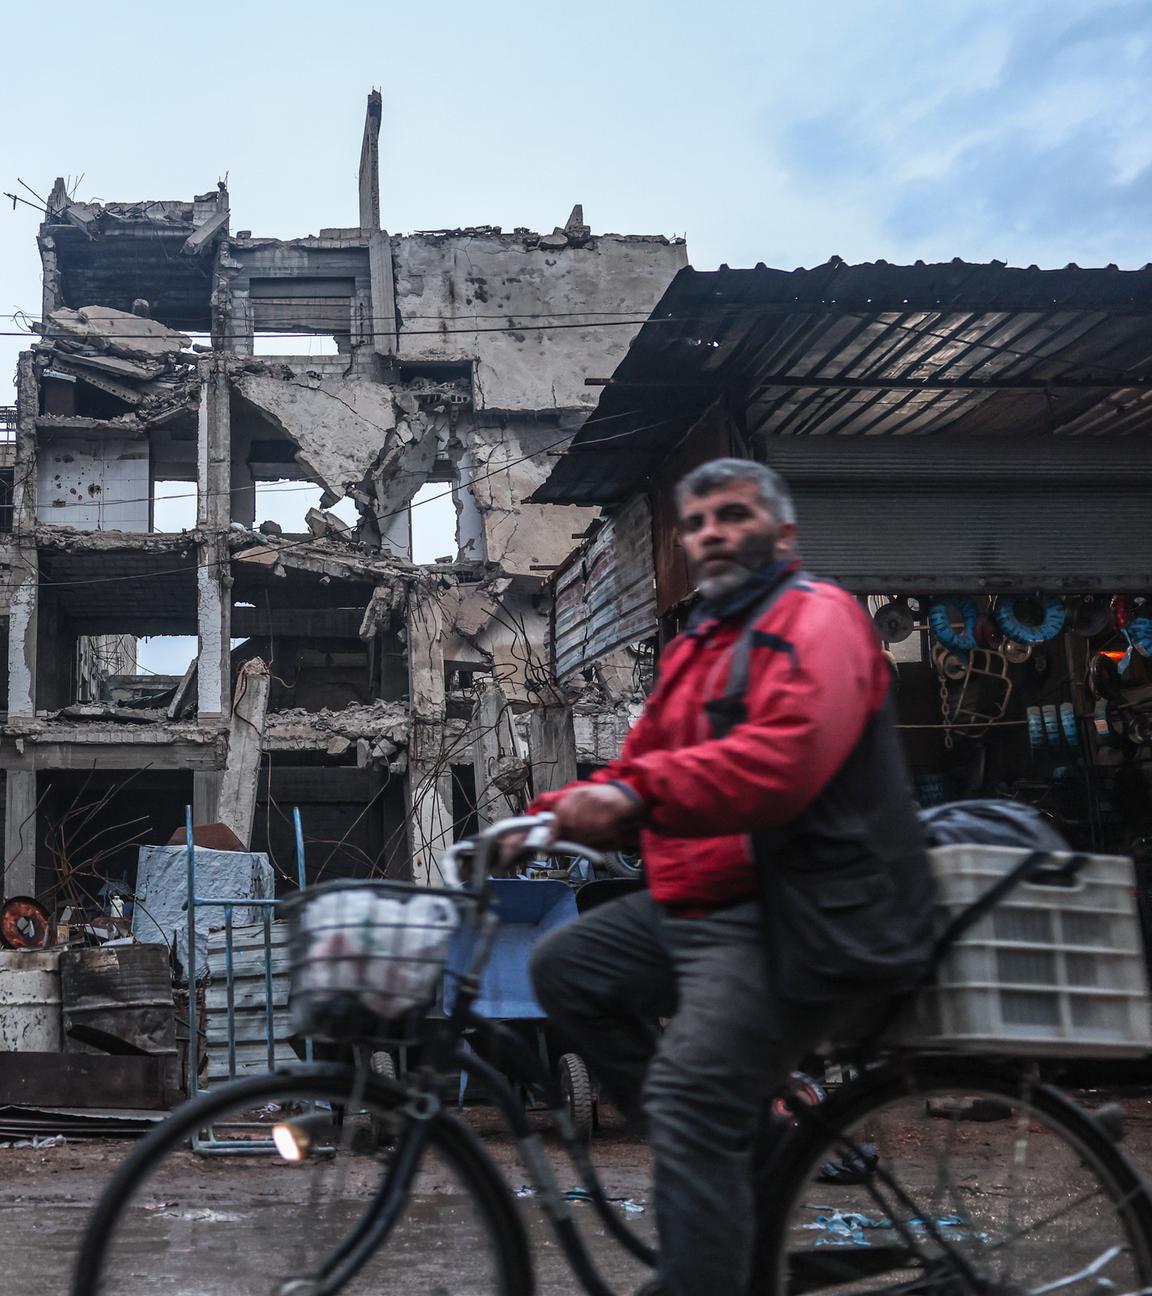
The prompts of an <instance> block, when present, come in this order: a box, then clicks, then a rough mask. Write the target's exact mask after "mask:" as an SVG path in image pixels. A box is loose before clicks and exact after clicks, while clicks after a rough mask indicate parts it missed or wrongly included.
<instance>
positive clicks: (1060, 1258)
mask: <svg viewBox="0 0 1152 1296" xmlns="http://www.w3.org/2000/svg"><path fill="white" fill-rule="evenodd" d="M796 1125H797V1127H796V1128H795V1129H793V1130H792V1131H790V1133H789V1134H788V1135H787V1136H786V1138H785V1139H784V1141H783V1142H782V1143H781V1146H780V1148H779V1152H778V1155H777V1158H776V1160H775V1163H774V1164H772V1165H770V1166H769V1167H768V1170H767V1174H766V1176H765V1181H764V1189H763V1193H762V1203H761V1211H762V1218H763V1219H764V1220H765V1221H766V1226H765V1229H764V1235H763V1239H762V1248H761V1251H760V1253H759V1255H758V1257H757V1276H756V1282H755V1285H754V1287H753V1291H754V1292H755V1293H756V1296H769V1293H771V1296H777V1294H779V1296H783V1294H784V1293H789V1294H790V1296H799V1294H800V1293H818V1292H824V1293H833V1292H835V1293H837V1294H838V1296H850V1294H851V1293H857V1294H859V1293H865V1292H867V1293H869V1296H878V1294H879V1293H884V1292H890V1293H896V1292H899V1293H901V1294H902V1296H911V1294H912V1293H915V1296H959V1294H960V1293H973V1296H975V1293H984V1294H986V1293H989V1292H999V1293H1013V1294H1014V1296H1028V1294H1031V1296H1045V1294H1046V1293H1049V1292H1055V1291H1059V1293H1060V1296H1103V1294H1104V1293H1109V1294H1110V1296H1122V1294H1123V1293H1135V1292H1140V1291H1143V1290H1144V1289H1146V1288H1147V1287H1148V1286H1149V1285H1150V1284H1152V1206H1150V1204H1149V1199H1148V1196H1147V1193H1146V1191H1145V1188H1144V1185H1143V1183H1142V1182H1141V1180H1140V1178H1139V1176H1138V1175H1137V1174H1136V1172H1135V1171H1134V1170H1133V1169H1132V1167H1131V1166H1130V1165H1129V1163H1128V1162H1127V1160H1126V1159H1125V1157H1124V1156H1123V1155H1122V1153H1121V1152H1120V1151H1119V1150H1118V1148H1117V1147H1116V1144H1115V1142H1114V1141H1113V1140H1112V1138H1111V1137H1109V1134H1108V1133H1107V1132H1106V1130H1105V1128H1104V1126H1103V1124H1102V1123H1101V1122H1099V1121H1097V1120H1095V1119H1093V1117H1092V1116H1091V1115H1090V1114H1089V1113H1087V1112H1086V1111H1084V1110H1083V1109H1082V1108H1080V1107H1077V1106H1076V1105H1075V1104H1074V1103H1072V1102H1071V1101H1070V1100H1069V1099H1068V1098H1067V1097H1065V1096H1064V1095H1063V1094H1061V1093H1060V1092H1059V1091H1058V1090H1056V1089H1054V1088H1052V1087H1051V1086H1048V1085H1043V1084H1041V1083H1039V1082H1038V1081H1037V1080H1034V1079H1033V1078H1031V1077H1030V1076H1029V1075H1027V1074H1026V1073H1023V1072H1020V1071H1018V1070H1015V1069H1012V1068H1007V1067H1005V1068H1003V1069H1001V1068H999V1067H997V1066H995V1065H993V1064H991V1063H987V1064H985V1063H980V1062H976V1061H965V1060H964V1059H962V1058H949V1059H944V1058H911V1059H908V1060H905V1061H902V1062H899V1063H893V1064H891V1065H888V1066H885V1067H882V1068H879V1069H877V1070H876V1071H874V1072H869V1073H866V1074H865V1075H864V1076H863V1077H862V1078H861V1079H859V1080H856V1081H854V1082H852V1083H850V1084H848V1085H846V1086H845V1088H844V1090H843V1091H842V1092H841V1093H840V1094H839V1095H837V1096H835V1097H833V1098H832V1099H830V1100H829V1101H828V1103H827V1104H824V1105H821V1106H819V1107H817V1108H815V1109H811V1111H810V1112H809V1113H804V1112H800V1113H798V1114H797V1117H796Z"/></svg>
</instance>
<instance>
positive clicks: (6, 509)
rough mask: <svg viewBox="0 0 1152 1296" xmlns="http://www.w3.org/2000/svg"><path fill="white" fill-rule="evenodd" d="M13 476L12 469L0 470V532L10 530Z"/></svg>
mask: <svg viewBox="0 0 1152 1296" xmlns="http://www.w3.org/2000/svg"><path fill="white" fill-rule="evenodd" d="M15 475H16V474H15V471H14V470H13V469H12V468H0V532H4V531H11V530H12V489H13V484H14V482H15Z"/></svg>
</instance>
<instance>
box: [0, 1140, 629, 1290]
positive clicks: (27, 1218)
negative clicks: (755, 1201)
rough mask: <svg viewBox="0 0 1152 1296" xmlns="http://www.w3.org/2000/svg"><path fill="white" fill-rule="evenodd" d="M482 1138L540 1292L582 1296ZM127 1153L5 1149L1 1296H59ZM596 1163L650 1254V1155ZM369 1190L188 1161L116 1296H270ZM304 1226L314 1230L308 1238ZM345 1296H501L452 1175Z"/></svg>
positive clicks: (429, 1187)
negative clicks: (91, 1216) (512, 1203)
mask: <svg viewBox="0 0 1152 1296" xmlns="http://www.w3.org/2000/svg"><path fill="white" fill-rule="evenodd" d="M480 1132H481V1133H482V1135H483V1136H484V1141H485V1145H486V1148H487V1150H488V1151H489V1152H490V1153H492V1154H493V1155H494V1156H495V1158H496V1159H497V1161H498V1162H499V1163H500V1164H501V1166H502V1167H503V1168H504V1170H505V1173H506V1176H507V1178H508V1181H509V1183H510V1186H511V1187H512V1188H513V1190H514V1191H516V1192H518V1194H519V1195H518V1196H517V1198H516V1208H517V1210H518V1212H519V1213H520V1215H521V1218H522V1219H523V1221H524V1223H525V1225H526V1227H527V1228H528V1231H529V1235H530V1239H531V1245H532V1248H533V1253H534V1262H535V1268H536V1274H537V1284H538V1285H537V1290H538V1291H539V1292H540V1293H541V1296H561V1293H571V1292H573V1291H577V1290H579V1288H578V1286H577V1284H576V1283H575V1280H574V1279H573V1277H572V1275H571V1273H570V1271H569V1269H568V1266H567V1263H566V1261H565V1259H564V1256H563V1254H562V1253H561V1251H560V1248H559V1246H558V1245H557V1243H556V1241H555V1238H554V1236H553V1234H552V1232H551V1229H550V1227H549V1225H548V1224H547V1222H546V1221H545V1220H544V1218H543V1216H542V1213H541V1211H540V1209H539V1206H538V1203H537V1201H536V1200H535V1197H534V1194H533V1193H532V1191H531V1189H530V1188H529V1187H528V1184H527V1175H526V1172H525V1171H523V1170H522V1169H521V1168H520V1167H519V1165H518V1163H517V1159H516V1151H515V1146H514V1144H513V1143H512V1142H511V1141H510V1140H509V1139H507V1138H506V1137H505V1136H502V1135H499V1134H497V1133H496V1132H495V1131H494V1130H492V1131H488V1132H485V1130H484V1129H483V1128H482V1129H481V1131H480ZM129 1147H130V1145H129V1144H127V1143H123V1142H120V1141H115V1140H105V1141H100V1142H96V1141H87V1142H78V1141H77V1142H70V1143H68V1144H66V1145H64V1146H60V1147H54V1148H49V1149H45V1150H43V1151H37V1150H33V1149H20V1150H12V1149H3V1148H0V1248H2V1254H3V1255H4V1257H5V1261H4V1268H5V1274H4V1290H5V1291H12V1292H20V1293H22V1296H49V1294H51V1296H61V1294H62V1293H65V1292H66V1291H67V1290H68V1284H69V1282H70V1278H71V1272H72V1264H73V1259H74V1256H75V1254H76V1251H77V1248H78V1244H79V1239H80V1236H81V1234H82V1232H83V1229H84V1227H85V1225H86V1222H87V1214H88V1210H89V1207H90V1204H91V1202H92V1200H93V1199H94V1198H95V1196H96V1195H97V1194H98V1192H99V1190H100V1188H101V1187H102V1186H103V1184H104V1182H105V1181H106V1180H107V1178H108V1176H109V1175H110V1174H111V1173H112V1171H113V1170H114V1168H115V1166H116V1164H117V1163H118V1161H119V1160H120V1158H121V1157H122V1156H123V1155H124V1154H125V1153H126V1152H127V1151H128V1149H129ZM551 1154H552V1158H553V1161H554V1163H555V1164H556V1165H557V1169H558V1172H559V1173H560V1182H561V1184H562V1186H564V1187H567V1186H568V1185H569V1184H571V1185H573V1186H575V1183H576V1180H575V1177H574V1175H573V1174H572V1172H571V1171H570V1170H566V1169H565V1168H564V1167H563V1165H562V1162H561V1154H560V1149H559V1148H558V1147H557V1146H555V1145H553V1147H552V1148H551ZM596 1159H597V1161H598V1163H599V1168H600V1170H601V1172H602V1174H603V1177H604V1182H605V1186H606V1189H607V1191H608V1192H609V1193H610V1195H611V1196H613V1197H615V1198H618V1199H620V1200H619V1202H618V1203H617V1204H616V1205H615V1206H614V1209H616V1210H619V1211H620V1213H621V1217H622V1218H626V1220H627V1222H628V1223H629V1225H630V1226H631V1227H633V1228H634V1229H635V1230H636V1232H637V1233H638V1234H639V1235H640V1236H642V1237H643V1238H644V1239H645V1240H646V1241H651V1238H652V1233H653V1220H652V1216H651V1212H650V1210H649V1208H648V1206H647V1202H646V1200H645V1198H646V1196H647V1191H648V1157H647V1150H646V1148H645V1147H644V1145H643V1144H642V1143H640V1142H637V1141H635V1140H633V1139H629V1138H623V1137H620V1136H616V1137H613V1136H609V1137H607V1138H606V1139H605V1140H603V1141H602V1142H601V1143H600V1144H599V1146H598V1147H597V1149H596ZM372 1182H374V1180H373V1179H371V1178H370V1177H367V1176H366V1175H363V1174H362V1175H361V1177H360V1178H359V1179H355V1178H349V1179H347V1180H346V1181H345V1182H343V1183H342V1184H341V1185H340V1187H339V1190H338V1191H337V1192H336V1193H334V1194H333V1193H332V1192H331V1187H332V1186H331V1184H330V1183H324V1184H323V1186H322V1187H320V1188H317V1186H316V1184H315V1183H314V1182H313V1179H312V1178H311V1177H310V1176H309V1174H307V1173H305V1172H303V1171H302V1168H301V1167H292V1166H286V1165H284V1164H283V1163H282V1162H280V1161H279V1160H278V1159H277V1158H265V1157H261V1158H257V1159H237V1158H212V1159H205V1158H201V1157H196V1156H194V1155H193V1154H192V1153H191V1152H183V1153H180V1154H178V1155H176V1156H174V1157H173V1158H171V1159H170V1162H169V1163H168V1165H167V1167H166V1169H165V1171H164V1173H163V1175H162V1176H161V1177H159V1178H158V1180H157V1181H153V1182H150V1183H149V1184H148V1185H147V1187H146V1188H145V1189H144V1190H142V1192H141V1195H140V1198H139V1200H138V1202H137V1203H136V1206H135V1208H134V1209H133V1210H132V1211H131V1212H130V1214H129V1215H128V1216H127V1217H126V1220H127V1222H126V1227H125V1228H124V1229H123V1230H122V1231H121V1232H120V1233H119V1235H118V1238H117V1241H116V1243H115V1247H114V1272H115V1274H116V1281H115V1284H114V1285H112V1286H110V1287H109V1288H108V1292H109V1296H113V1293H114V1296H145V1293H147V1294H148V1296H270V1293H272V1292H275V1291H276V1290H277V1282H278V1276H283V1275H297V1274H299V1273H300V1272H301V1271H302V1269H306V1268H307V1266H308V1262H309V1259H310V1248H314V1247H315V1246H325V1244H326V1243H327V1244H330V1243H331V1241H332V1240H333V1239H336V1238H338V1237H339V1236H346V1235H347V1232H348V1231H349V1229H350V1228H351V1227H352V1226H353V1225H354V1224H355V1222H356V1220H357V1219H358V1218H359V1213H360V1211H361V1210H362V1203H363V1202H364V1200H365V1199H366V1196H367V1195H369V1193H370V1189H371V1185H372ZM625 1202H627V1205H625ZM571 1210H572V1214H573V1217H574V1218H575V1219H576V1221H577V1225H578V1227H579V1228H580V1231H581V1234H582V1236H583V1237H584V1239H585V1241H586V1244H587V1246H588V1249H589V1251H590V1252H591V1254H592V1255H593V1256H594V1257H595V1262H596V1264H597V1266H598V1268H599V1269H600V1270H601V1272H602V1274H603V1276H604V1278H605V1279H606V1281H608V1283H609V1284H610V1285H611V1286H612V1287H613V1288H614V1289H615V1290H617V1291H620V1292H622V1293H630V1292H632V1291H633V1290H634V1289H635V1288H636V1287H637V1286H638V1285H639V1283H640V1282H641V1281H642V1280H643V1278H644V1277H645V1276H646V1271H645V1269H644V1268H643V1267H642V1266H641V1265H639V1264H638V1263H636V1262H635V1261H633V1260H631V1259H630V1258H629V1257H628V1256H627V1255H625V1254H624V1253H623V1252H622V1251H621V1249H620V1248H619V1247H618V1246H617V1245H616V1244H615V1243H614V1242H613V1241H612V1240H611V1239H610V1238H608V1237H607V1236H606V1233H605V1230H604V1228H603V1226H602V1225H601V1224H600V1223H599V1221H598V1220H597V1219H596V1218H595V1216H594V1213H593V1209H592V1207H591V1206H590V1205H588V1204H586V1203H580V1202H573V1203H572V1204H571ZM305 1219H307V1220H308V1221H309V1225H308V1228H307V1230H305V1229H304V1228H303V1227H302V1226H301V1221H302V1220H305ZM305 1232H306V1233H307V1235H308V1236H307V1238H305V1236H304V1234H305ZM328 1249H330V1245H329V1246H328ZM345 1290H346V1291H347V1292H348V1293H349V1296H369V1294H371V1296H401V1293H403V1296H448V1293H452V1294H453V1296H459V1294H462V1293H468V1296H485V1293H489V1292H495V1291H496V1290H498V1288H497V1284H496V1278H495V1267H494V1265H493V1263H492V1260H491V1247H490V1244H489V1242H488V1238H487V1234H486V1231H485V1229H484V1228H483V1227H482V1225H481V1222H480V1219H479V1217H478V1215H477V1212H476V1211H475V1209H474V1208H473V1207H472V1205H471V1203H470V1201H469V1199H468V1198H467V1197H466V1196H465V1195H464V1194H463V1193H462V1192H461V1191H460V1190H459V1186H458V1184H457V1182H456V1181H455V1178H454V1176H453V1174H452V1172H451V1171H450V1170H449V1169H448V1168H447V1167H445V1166H443V1165H441V1164H440V1163H438V1162H436V1161H434V1160H433V1161H431V1162H430V1163H428V1164H426V1165H425V1167H424V1169H422V1171H421V1173H420V1176H419V1179H418V1181H417V1193H416V1195H415V1197H414V1199H413V1201H412V1202H411V1204H410V1207H409V1209H408V1211H407V1212H406V1214H405V1216H404V1218H403V1219H402V1220H401V1222H400V1223H399V1225H398V1226H397V1228H396V1230H395V1231H394V1233H393V1235H392V1236H391V1237H390V1239H389V1243H388V1245H387V1247H386V1248H384V1249H383V1250H382V1251H381V1252H379V1253H378V1256H377V1257H376V1259H375V1260H374V1261H373V1262H371V1263H370V1264H369V1266H368V1267H367V1268H366V1269H365V1271H364V1272H363V1273H362V1274H361V1275H360V1276H359V1277H358V1278H357V1279H356V1280H354V1282H353V1283H351V1284H350V1285H349V1286H348V1287H347V1288H346V1289H345Z"/></svg>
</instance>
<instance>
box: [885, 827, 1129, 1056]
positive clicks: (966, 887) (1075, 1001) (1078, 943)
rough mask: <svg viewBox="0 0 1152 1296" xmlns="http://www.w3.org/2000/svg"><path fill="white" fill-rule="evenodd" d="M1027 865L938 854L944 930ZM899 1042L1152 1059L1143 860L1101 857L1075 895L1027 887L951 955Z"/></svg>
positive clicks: (970, 850) (962, 852) (1018, 856)
mask: <svg viewBox="0 0 1152 1296" xmlns="http://www.w3.org/2000/svg"><path fill="white" fill-rule="evenodd" d="M1027 854H1028V852H1027V851H1023V850H1014V849H1009V848H1006V847H993V846H944V847H940V848H938V849H937V850H934V851H932V852H931V856H932V867H933V872H934V874H935V877H936V886H937V905H938V917H939V920H940V929H941V930H943V928H944V926H945V925H946V924H947V923H949V922H951V921H952V919H953V918H955V917H956V916H957V914H959V913H961V912H962V911H963V910H964V909H966V908H967V907H968V906H969V905H970V904H972V903H973V902H974V901H975V900H978V899H979V898H980V897H981V896H982V895H984V894H985V893H986V892H987V891H988V890H990V889H991V887H993V886H994V885H995V884H996V883H997V882H998V881H999V880H1000V879H1001V878H1003V877H1004V876H1005V875H1006V874H1007V873H1010V872H1011V871H1012V870H1013V869H1014V868H1015V867H1016V866H1017V864H1019V863H1020V862H1021V860H1023V859H1024V858H1025V857H1026V855H1027ZM1066 858H1067V856H1054V857H1053V862H1054V863H1055V862H1058V861H1059V860H1061V859H1066ZM900 1036H901V1040H902V1042H905V1043H915V1044H917V1045H927V1046H932V1047H937V1046H939V1047H946V1048H951V1049H959V1050H962V1051H966V1052H980V1053H1011V1054H1025V1055H1037V1056H1045V1055H1048V1056H1062V1057H1077V1056H1100V1057H1139V1056H1141V1055H1143V1054H1146V1053H1148V1052H1150V1051H1152V1007H1150V1003H1149V994H1148V980H1147V971H1146V964H1145V961H1144V940H1143V935H1142V932H1141V928H1140V919H1139V913H1138V909H1137V901H1136V888H1135V876H1134V871H1133V867H1132V861H1131V860H1129V859H1125V858H1123V857H1122V856H1118V855H1093V856H1090V857H1089V858H1088V861H1087V862H1086V863H1085V864H1084V866H1083V868H1082V869H1081V870H1080V873H1079V875H1078V878H1077V881H1076V883H1075V884H1074V885H1073V886H1052V885H1042V884H1037V883H1031V882H1023V883H1020V884H1018V885H1017V886H1016V887H1015V888H1014V889H1013V890H1012V891H1010V892H1009V893H1008V895H1007V896H1005V897H1004V899H1002V900H1001V901H1000V902H999V903H998V904H997V905H996V907H995V908H994V909H993V910H992V911H991V912H990V913H988V914H986V915H985V916H984V917H983V918H982V919H981V920H980V921H979V922H978V923H977V924H976V925H975V926H974V927H972V928H970V929H969V930H968V931H967V932H965V934H964V935H963V936H962V937H961V938H960V940H959V941H958V942H957V943H956V944H955V945H954V946H953V947H952V949H951V950H950V952H949V953H948V955H947V956H946V957H945V959H944V961H943V963H942V965H941V967H940V970H939V973H938V975H937V980H936V985H935V986H934V987H933V989H931V990H929V991H927V992H926V993H925V994H923V995H922V996H921V997H920V999H919V1001H918V1002H917V1004H916V1006H915V1009H914V1010H913V1011H911V1012H910V1013H909V1016H908V1020H907V1021H906V1023H905V1025H904V1028H903V1029H902V1031H901V1032H900Z"/></svg>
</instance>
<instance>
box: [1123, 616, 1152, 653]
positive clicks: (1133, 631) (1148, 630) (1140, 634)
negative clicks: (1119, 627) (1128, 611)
mask: <svg viewBox="0 0 1152 1296" xmlns="http://www.w3.org/2000/svg"><path fill="white" fill-rule="evenodd" d="M1124 636H1125V638H1126V639H1127V640H1128V642H1129V643H1130V644H1131V645H1132V647H1133V648H1135V649H1136V651H1137V652H1138V653H1139V654H1140V656H1141V657H1152V616H1143V615H1141V616H1134V617H1131V618H1130V619H1129V621H1128V624H1127V626H1126V627H1125V628H1124Z"/></svg>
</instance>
